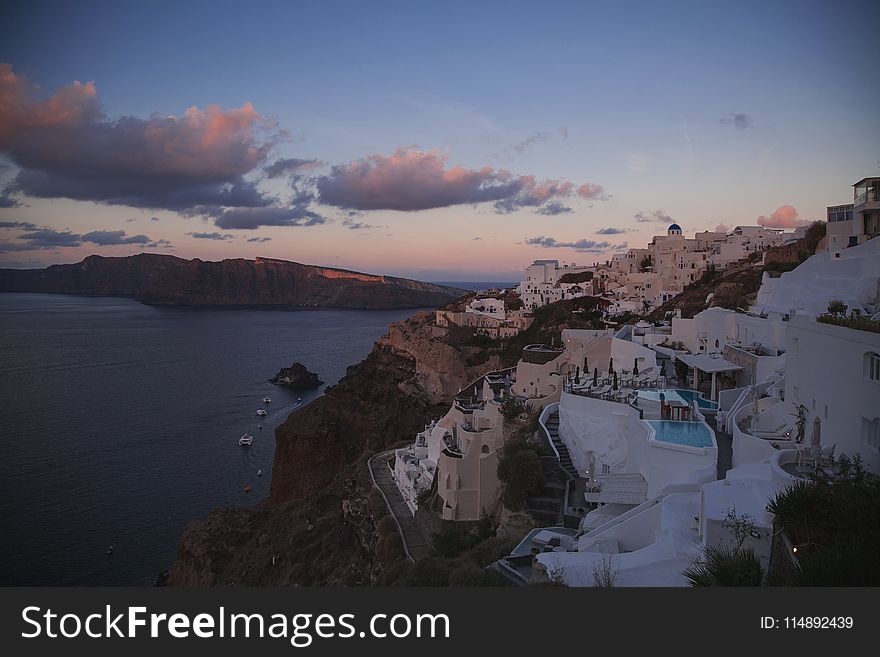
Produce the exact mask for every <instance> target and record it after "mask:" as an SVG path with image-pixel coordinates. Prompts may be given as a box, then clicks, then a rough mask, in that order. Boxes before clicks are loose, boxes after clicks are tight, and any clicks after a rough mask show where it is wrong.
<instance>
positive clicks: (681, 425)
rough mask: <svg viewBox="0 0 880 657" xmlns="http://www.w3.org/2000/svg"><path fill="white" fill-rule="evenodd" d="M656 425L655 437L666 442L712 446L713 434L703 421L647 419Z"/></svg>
mask: <svg viewBox="0 0 880 657" xmlns="http://www.w3.org/2000/svg"><path fill="white" fill-rule="evenodd" d="M645 422H647V423H648V424H650V425H651V426H652V427H654V438H656V439H657V440H662V441H663V442H664V443H674V444H676V445H688V446H690V447H712V434H711V433H710V432H709V428H708V427H707V426H706V425H705V424H703V423H702V422H678V421H675V420H645Z"/></svg>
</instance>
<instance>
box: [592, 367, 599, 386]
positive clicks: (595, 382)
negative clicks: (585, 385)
mask: <svg viewBox="0 0 880 657" xmlns="http://www.w3.org/2000/svg"><path fill="white" fill-rule="evenodd" d="M597 385H599V368H598V367H594V368H593V387H595V386H597Z"/></svg>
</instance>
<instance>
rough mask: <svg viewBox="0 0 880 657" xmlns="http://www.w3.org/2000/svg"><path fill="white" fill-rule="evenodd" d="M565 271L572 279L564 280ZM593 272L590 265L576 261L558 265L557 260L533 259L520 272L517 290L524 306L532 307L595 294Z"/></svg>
mask: <svg viewBox="0 0 880 657" xmlns="http://www.w3.org/2000/svg"><path fill="white" fill-rule="evenodd" d="M567 274H570V275H571V276H569V277H568V278H573V279H575V280H572V281H569V282H566V278H565V277H566V275H567ZM592 274H593V268H591V267H579V266H578V265H576V264H575V263H568V264H567V263H563V264H562V266H561V267H560V265H559V261H558V260H535V261H534V262H533V263H532V264H531V265H529V266H528V267H526V269H525V271H524V272H523V279H522V281H520V284H519V286H518V287H517V292H519V295H520V299H521V300H522V302H523V305H524V306H525V308H526V309H528V310H535V309H537V308H540V307H542V306H545V305H547V304H548V303H555V302H557V301H564V300H565V299H576V298H578V297H583V296H588V295H595V294H597V293H598V292H599V285H598V280H597V279H596V278H595V277H594V276H592ZM584 279H587V280H584Z"/></svg>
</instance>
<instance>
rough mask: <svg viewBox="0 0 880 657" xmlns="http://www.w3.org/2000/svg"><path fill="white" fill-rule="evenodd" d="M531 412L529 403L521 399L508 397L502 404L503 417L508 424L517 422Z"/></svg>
mask: <svg viewBox="0 0 880 657" xmlns="http://www.w3.org/2000/svg"><path fill="white" fill-rule="evenodd" d="M530 411H531V407H530V406H529V405H528V403H527V402H526V401H525V400H523V399H520V398H519V397H506V398H505V399H504V401H503V402H501V415H502V416H503V417H504V419H505V420H506V421H507V422H517V421H519V420H521V419H523V416H525V415H527V414H528V413H529V412H530Z"/></svg>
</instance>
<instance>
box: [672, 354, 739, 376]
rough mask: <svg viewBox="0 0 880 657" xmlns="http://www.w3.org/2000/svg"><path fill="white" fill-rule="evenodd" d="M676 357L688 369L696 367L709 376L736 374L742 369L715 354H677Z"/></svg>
mask: <svg viewBox="0 0 880 657" xmlns="http://www.w3.org/2000/svg"><path fill="white" fill-rule="evenodd" d="M675 357H676V358H677V359H678V360H680V361H682V362H683V363H684V364H685V365H687V366H688V367H694V368H696V369H698V370H700V371H701V372H706V373H707V374H712V373H713V372H735V371H737V370H741V369H742V367H740V366H739V365H737V364H736V363H731V362H730V361H729V360H727V359H726V358H722V357H721V356H716V355H713V354H676V355H675Z"/></svg>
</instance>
